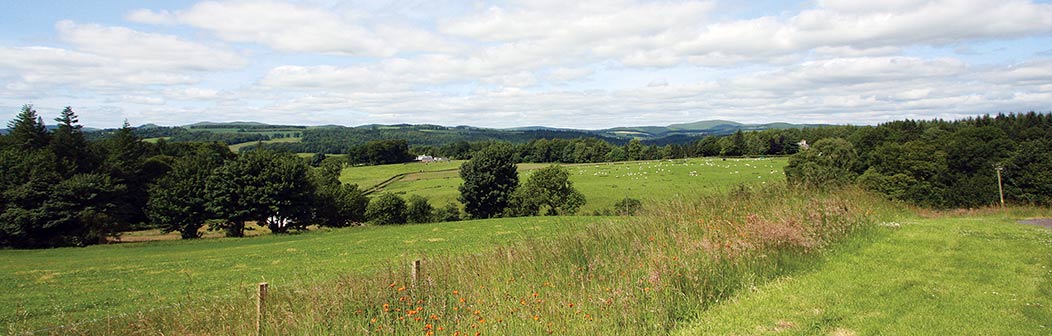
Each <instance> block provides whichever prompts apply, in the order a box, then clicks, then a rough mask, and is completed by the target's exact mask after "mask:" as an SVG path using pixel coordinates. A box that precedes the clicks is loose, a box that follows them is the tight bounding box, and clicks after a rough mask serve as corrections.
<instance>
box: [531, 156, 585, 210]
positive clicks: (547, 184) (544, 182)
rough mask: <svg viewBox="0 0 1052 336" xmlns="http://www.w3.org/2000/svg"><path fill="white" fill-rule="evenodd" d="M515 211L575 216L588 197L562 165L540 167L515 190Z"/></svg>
mask: <svg viewBox="0 0 1052 336" xmlns="http://www.w3.org/2000/svg"><path fill="white" fill-rule="evenodd" d="M515 200H516V202H515V203H516V206H517V207H518V208H519V209H518V210H516V211H515V213H516V214H521V215H527V216H534V215H538V214H543V215H549V216H554V215H572V214H574V213H576V212H577V209H579V208H580V207H581V205H584V203H585V198H584V195H582V194H581V193H580V192H578V191H577V189H574V187H573V182H570V173H568V172H567V171H566V170H565V169H563V168H562V167H559V166H555V165H552V166H548V167H545V168H542V169H538V170H537V171H535V172H533V174H531V175H530V177H529V179H527V180H526V183H524V184H523V185H522V186H521V187H519V189H518V190H516V191H515Z"/></svg>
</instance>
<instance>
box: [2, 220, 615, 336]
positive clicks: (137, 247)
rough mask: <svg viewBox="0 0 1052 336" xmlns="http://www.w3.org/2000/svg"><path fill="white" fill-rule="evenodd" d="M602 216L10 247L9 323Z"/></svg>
mask: <svg viewBox="0 0 1052 336" xmlns="http://www.w3.org/2000/svg"><path fill="white" fill-rule="evenodd" d="M597 220H602V219H601V218H597V217H558V218H552V217H548V218H525V219H524V218H517V219H497V220H483V221H466V222H453V223H440V224H429V225H405V226H387V227H361V228H348V229H339V230H327V231H321V232H311V233H307V234H301V235H292V236H271V235H268V236H263V237H257V238H249V239H209V240H199V241H192V242H186V241H173V242H155V243H144V244H121V245H106V246H92V247H87V248H60V249H50V250H9V251H0V306H2V307H10V308H11V309H6V308H5V309H3V310H0V324H5V325H9V328H14V329H16V330H26V329H34V328H39V327H42V326H45V325H56V324H62V323H71V322H78V321H84V320H88V319H94V318H101V317H105V316H112V315H115V314H120V313H131V312H135V311H141V310H148V309H151V308H157V307H166V306H169V305H172V304H176V303H181V302H185V301H186V300H187V297H192V298H195V299H205V300H215V298H217V297H223V296H224V295H225V294H228V293H230V292H231V291H236V290H238V289H239V288H246V287H247V286H251V284H253V283H255V282H259V281H264V280H265V281H269V282H270V283H272V284H275V285H276V286H283V285H288V284H295V283H301V282H310V281H315V280H319V279H322V280H324V279H331V278H334V277H336V276H337V275H339V274H345V273H348V272H359V271H367V270H370V269H375V268H376V267H377V266H378V265H382V264H383V263H385V262H388V261H391V260H396V259H401V258H413V257H415V256H418V255H420V254H443V253H468V252H478V251H481V250H487V249H490V248H493V247H496V246H499V245H503V244H509V243H512V242H516V241H519V240H522V239H523V237H541V238H543V237H553V236H556V235H559V234H562V233H565V232H567V231H568V230H573V229H574V228H575V227H576V226H577V225H580V224H583V223H591V222H594V221H597Z"/></svg>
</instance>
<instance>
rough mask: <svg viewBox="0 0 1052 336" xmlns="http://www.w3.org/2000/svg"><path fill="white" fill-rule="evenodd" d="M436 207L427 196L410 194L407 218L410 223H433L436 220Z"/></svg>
mask: <svg viewBox="0 0 1052 336" xmlns="http://www.w3.org/2000/svg"><path fill="white" fill-rule="evenodd" d="M433 212H434V208H433V207H432V206H431V203H429V202H428V201H427V199H426V198H424V197H422V196H418V195H413V196H409V208H408V209H407V213H406V219H407V220H408V221H409V222H410V223H431V222H434V221H435V215H434V213H433Z"/></svg>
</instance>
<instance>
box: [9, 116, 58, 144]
mask: <svg viewBox="0 0 1052 336" xmlns="http://www.w3.org/2000/svg"><path fill="white" fill-rule="evenodd" d="M7 128H8V129H9V130H10V131H9V132H10V134H9V135H8V137H10V138H9V140H8V141H10V142H12V143H14V144H15V145H16V146H18V147H20V148H22V149H25V150H35V149H41V148H44V147H46V146H47V145H48V142H49V141H50V138H51V136H50V134H49V133H48V131H47V127H45V126H44V121H43V119H41V118H40V116H38V115H37V111H36V110H34V109H33V105H22V112H19V113H18V115H17V116H15V119H14V120H11V121H10V122H8V123H7Z"/></svg>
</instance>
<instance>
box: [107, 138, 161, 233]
mask: <svg viewBox="0 0 1052 336" xmlns="http://www.w3.org/2000/svg"><path fill="white" fill-rule="evenodd" d="M105 149H106V151H107V152H108V153H107V155H106V159H105V160H104V162H103V165H104V167H105V173H107V174H108V175H110V176H111V177H113V178H114V179H115V181H116V182H117V183H120V184H123V185H125V189H126V191H125V194H124V195H122V196H121V200H120V202H119V203H120V207H119V208H118V210H117V212H118V214H117V218H118V219H120V220H121V221H122V222H124V223H128V224H137V223H145V222H147V221H149V217H147V216H146V201H147V199H148V198H149V196H148V188H149V183H150V182H152V181H151V180H150V179H148V178H147V177H146V174H144V173H145V172H146V171H145V170H144V169H143V165H144V164H145V161H146V158H145V157H146V154H147V150H146V146H145V145H144V144H143V141H142V138H139V137H138V136H137V135H135V133H134V130H132V128H131V126H130V125H129V124H128V121H127V120H125V121H124V125H123V126H121V128H119V129H117V131H116V134H115V135H114V136H113V137H112V138H110V139H108V140H107V141H106V143H105Z"/></svg>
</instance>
